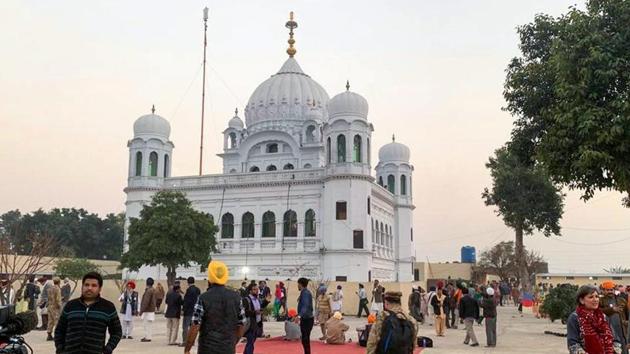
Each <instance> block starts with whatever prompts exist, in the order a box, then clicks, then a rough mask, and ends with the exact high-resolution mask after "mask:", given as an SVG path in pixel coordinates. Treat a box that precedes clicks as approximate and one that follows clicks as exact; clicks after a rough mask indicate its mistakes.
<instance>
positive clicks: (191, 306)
mask: <svg viewBox="0 0 630 354" xmlns="http://www.w3.org/2000/svg"><path fill="white" fill-rule="evenodd" d="M200 294H201V290H199V288H198V287H196V286H195V285H194V284H193V285H191V286H189V287H188V289H186V294H184V316H192V315H193V311H194V310H195V304H196V303H197V299H198V298H199V295H200Z"/></svg>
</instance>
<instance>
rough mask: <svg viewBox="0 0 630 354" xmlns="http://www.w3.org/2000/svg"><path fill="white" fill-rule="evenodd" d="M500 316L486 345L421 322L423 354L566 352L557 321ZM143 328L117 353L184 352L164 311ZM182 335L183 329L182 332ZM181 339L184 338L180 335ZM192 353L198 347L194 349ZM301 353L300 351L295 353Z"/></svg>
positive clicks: (35, 343) (278, 326)
mask: <svg viewBox="0 0 630 354" xmlns="http://www.w3.org/2000/svg"><path fill="white" fill-rule="evenodd" d="M498 312H499V319H498V323H497V336H498V340H497V347H496V348H484V347H483V346H484V345H485V338H486V337H485V330H484V327H483V326H475V333H476V335H477V338H478V339H479V344H480V346H479V347H476V348H473V347H470V346H466V345H464V344H463V341H464V337H465V331H464V330H463V325H462V326H460V327H459V328H460V329H450V330H447V332H446V337H436V336H435V332H434V330H433V327H432V326H429V325H426V324H425V325H423V326H420V330H419V333H420V335H424V336H427V337H431V338H433V339H434V345H435V348H431V349H425V350H423V351H422V354H433V353H449V354H458V353H462V354H463V353H496V354H504V353H529V354H531V353H536V354H545V353H549V354H551V353H553V354H558V353H566V352H567V349H566V339H565V338H561V337H557V336H552V335H546V334H544V333H543V332H544V331H545V330H550V331H553V332H562V333H564V332H565V326H563V325H562V324H560V323H559V322H557V323H550V322H549V321H548V320H542V319H536V318H534V317H533V316H532V315H527V314H526V315H524V316H523V317H521V316H520V315H519V313H518V312H517V311H516V308H515V307H499V309H498ZM346 322H347V323H348V325H349V326H350V328H351V330H350V331H349V334H350V337H351V338H352V340H353V342H354V343H353V344H350V345H356V344H355V343H356V340H357V333H356V331H355V330H354V328H356V327H360V326H362V325H364V324H365V322H366V321H365V318H362V319H360V320H359V319H357V318H355V317H347V318H346ZM265 332H266V333H268V334H270V335H271V336H281V335H282V334H283V333H284V326H283V323H281V322H265ZM142 334H143V328H142V321H141V320H140V319H139V318H137V319H136V321H135V328H134V333H133V337H134V339H132V340H122V341H121V342H120V344H119V345H118V348H116V351H115V353H138V354H154V353H155V352H159V353H165V354H170V353H173V354H174V353H179V354H181V353H183V352H184V350H183V348H179V347H172V346H168V345H166V321H165V320H164V317H163V316H162V315H157V316H156V321H155V323H154V325H153V341H152V342H151V343H141V342H140V338H142ZM180 336H181V332H180ZM320 336H321V332H320V329H319V327H314V328H313V332H312V335H311V340H317V338H319V337H320ZM25 339H26V340H27V342H28V343H29V344H30V345H31V346H32V347H33V349H34V351H35V353H38V354H39V353H54V352H55V351H54V345H53V344H52V342H46V341H45V339H46V332H38V331H33V332H31V333H29V334H27V335H26V336H25ZM179 340H180V341H181V338H180V339H179ZM192 352H193V353H196V351H195V350H194V349H193V351H192ZM296 354H298V353H296Z"/></svg>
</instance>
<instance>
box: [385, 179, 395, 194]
mask: <svg viewBox="0 0 630 354" xmlns="http://www.w3.org/2000/svg"><path fill="white" fill-rule="evenodd" d="M387 189H388V190H389V191H390V192H391V193H392V194H396V177H394V175H389V176H387Z"/></svg>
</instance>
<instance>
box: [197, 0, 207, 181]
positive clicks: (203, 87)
mask: <svg viewBox="0 0 630 354" xmlns="http://www.w3.org/2000/svg"><path fill="white" fill-rule="evenodd" d="M207 33H208V8H207V7H204V8H203V79H202V84H201V141H200V143H199V176H201V175H202V172H203V119H204V114H205V108H206V47H207V46H208V40H207Z"/></svg>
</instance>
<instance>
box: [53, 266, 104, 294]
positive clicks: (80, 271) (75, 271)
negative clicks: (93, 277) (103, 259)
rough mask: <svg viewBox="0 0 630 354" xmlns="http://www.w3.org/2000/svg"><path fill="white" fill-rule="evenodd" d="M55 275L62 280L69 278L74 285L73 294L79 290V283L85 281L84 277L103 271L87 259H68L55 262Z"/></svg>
mask: <svg viewBox="0 0 630 354" xmlns="http://www.w3.org/2000/svg"><path fill="white" fill-rule="evenodd" d="M54 270H55V274H56V275H57V276H58V277H60V278H62V279H63V278H68V279H70V281H72V282H73V283H74V285H73V286H72V292H71V294H72V293H74V290H75V289H76V288H77V285H78V284H79V281H80V280H81V279H83V276H84V275H85V274H86V273H89V272H98V273H100V272H101V269H100V267H99V266H97V265H96V264H94V263H92V262H90V261H89V260H87V259H85V258H66V259H60V260H58V261H57V262H55V267H54Z"/></svg>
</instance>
